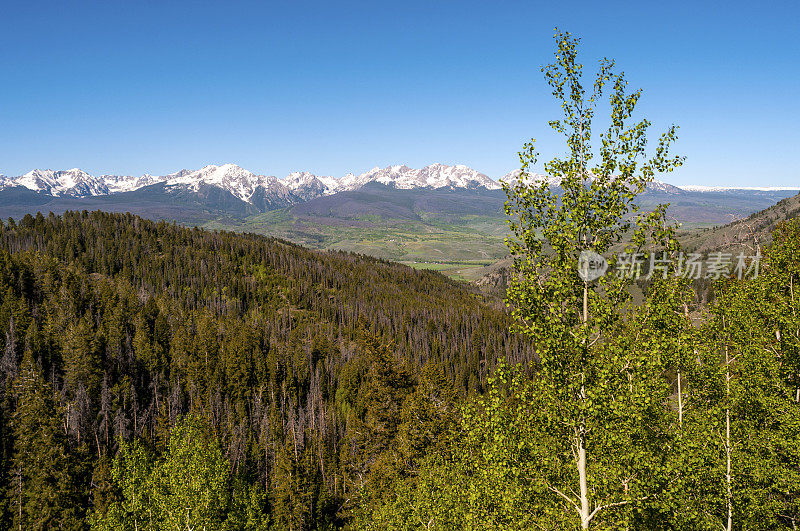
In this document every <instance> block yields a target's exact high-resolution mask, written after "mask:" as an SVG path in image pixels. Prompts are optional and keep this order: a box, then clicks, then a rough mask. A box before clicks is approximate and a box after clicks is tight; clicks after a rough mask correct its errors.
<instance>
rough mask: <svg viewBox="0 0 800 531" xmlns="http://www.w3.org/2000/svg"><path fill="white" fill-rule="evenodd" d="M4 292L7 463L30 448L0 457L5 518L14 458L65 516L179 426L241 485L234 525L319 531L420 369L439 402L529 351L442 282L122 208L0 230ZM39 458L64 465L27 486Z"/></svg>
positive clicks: (481, 307)
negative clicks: (138, 445) (131, 448)
mask: <svg viewBox="0 0 800 531" xmlns="http://www.w3.org/2000/svg"><path fill="white" fill-rule="evenodd" d="M0 294H2V299H1V300H0V352H2V353H3V355H2V359H0V395H1V396H0V445H1V446H2V448H3V449H4V454H3V455H4V456H9V455H12V454H11V449H13V448H19V447H20V444H23V442H22V441H23V440H24V441H32V442H30V444H31V446H30V451H29V453H19V452H17V453H14V454H13V455H14V457H13V461H12V460H10V458H5V457H4V458H3V459H2V460H0V468H1V469H2V470H0V477H1V478H3V480H2V481H3V484H2V485H1V487H2V488H0V521H10V517H9V515H8V514H6V513H4V512H3V511H8V510H10V509H9V508H10V507H13V506H14V500H12V499H11V498H9V496H12V495H13V492H15V491H13V490H12V489H11V487H10V486H9V484H8V478H10V477H11V476H10V474H11V467H12V466H13V467H22V469H24V470H25V471H26V472H25V474H28V475H26V476H25V478H29V477H30V478H34V479H30V480H28V479H25V482H24V483H23V491H22V493H21V494H19V495H20V496H23V497H25V499H28V498H30V499H34V498H35V499H37V500H39V502H41V500H43V499H44V500H49V501H47V503H50V504H51V505H49V506H48V507H50V510H51V511H54V513H53V514H51V518H53V519H55V520H58V521H62V522H65V521H71V522H76V521H78V520H80V519H83V518H84V517H85V516H86V514H87V512H88V511H91V510H99V511H103V510H104V507H106V506H107V504H108V503H110V501H111V500H112V499H114V496H115V495H116V494H115V491H113V490H110V487H109V485H110V482H111V481H112V478H111V477H110V468H109V466H110V464H109V460H108V456H113V455H115V454H116V452H117V450H118V449H119V448H120V446H119V443H120V441H131V440H133V438H134V437H137V438H138V440H141V441H143V444H145V445H146V447H147V448H150V449H151V450H152V451H155V452H164V453H165V455H166V452H167V448H166V441H167V434H168V433H169V432H170V430H171V429H172V428H173V427H174V426H175V425H176V424H177V423H178V422H179V420H180V419H181V418H182V417H183V416H185V415H191V416H192V417H194V418H197V419H199V421H201V422H202V424H203V426H206V428H203V429H209V430H213V433H215V434H216V437H215V439H214V440H215V441H216V440H218V441H219V444H220V451H221V452H222V453H221V455H222V456H223V457H224V458H225V459H226V460H227V462H229V463H231V469H230V470H231V472H230V473H231V474H232V476H231V479H230V481H231V482H235V484H236V485H239V486H238V487H236V488H237V489H240V490H239V491H237V492H241V489H246V492H248V493H250V494H246V495H243V496H240V498H239V499H248V500H250V502H248V503H250V504H251V505H248V509H247V510H248V511H250V513H248V514H251V515H252V514H263V515H264V516H263V518H268V519H269V521H270V522H272V523H273V525H274V528H275V529H288V528H295V529H301V528H303V529H305V528H310V527H312V526H313V527H325V525H327V524H330V523H335V522H339V521H341V519H342V518H345V517H346V516H347V514H348V511H350V510H351V509H352V504H351V503H350V502H349V501H348V500H352V499H353V495H354V493H355V492H357V490H358V485H359V483H358V480H359V477H361V476H360V474H362V473H363V470H364V469H365V468H364V467H366V466H368V463H369V460H370V459H371V457H370V455H372V454H371V453H370V451H371V450H369V448H370V446H369V445H370V444H372V442H371V441H374V440H378V439H377V438H376V437H377V436H376V435H375V432H374V431H369V430H371V429H373V428H369V429H367V428H365V426H367V425H366V424H365V422H367V421H368V419H370V418H374V415H375V414H377V413H376V411H379V410H376V409H375V408H384V409H380V411H383V413H381V414H387V415H389V417H387V418H392V419H396V420H393V422H396V423H402V422H405V421H404V420H403V419H406V420H408V417H407V412H403V410H401V406H402V404H403V399H404V397H406V396H407V395H408V396H410V395H411V394H413V393H414V392H415V390H416V389H417V388H418V386H420V385H421V383H422V382H426V381H428V379H430V378H434V379H436V381H437V382H438V383H437V389H441V390H442V392H451V393H452V397H451V399H448V400H450V401H449V402H446V403H445V406H446V407H447V408H450V407H451V406H452V404H453V402H452V400H454V399H455V397H456V396H459V395H460V396H466V395H468V394H470V393H474V392H476V391H480V390H481V389H482V388H483V385H484V383H483V382H484V381H485V378H486V376H487V374H488V373H489V372H490V371H491V370H492V368H493V367H495V365H496V361H497V359H498V358H500V357H505V358H507V359H509V360H511V361H522V360H529V359H531V356H532V349H531V347H530V346H529V345H526V344H524V343H522V342H520V340H519V339H518V338H516V337H513V336H511V335H510V333H509V331H508V325H509V318H508V316H507V315H506V313H505V312H504V311H503V310H502V309H501V306H502V305H500V304H499V303H498V301H497V300H495V299H492V298H487V297H485V296H483V295H481V294H480V293H479V292H477V291H475V290H470V289H467V288H466V287H465V286H464V285H462V284H459V283H456V282H454V281H452V280H449V279H447V278H446V277H444V276H442V275H440V274H438V273H435V272H430V271H416V270H414V269H412V268H409V267H406V266H403V265H399V264H394V263H389V262H385V261H382V260H377V259H374V258H368V257H364V256H358V255H354V254H350V253H343V252H315V251H311V250H308V249H305V248H302V247H299V246H297V245H294V244H291V243H289V242H286V241H282V240H277V239H274V238H267V237H263V236H257V235H252V234H244V235H241V234H232V233H212V232H208V231H204V230H200V229H187V228H182V227H180V226H177V225H172V224H168V223H164V222H161V223H155V222H152V221H147V220H144V219H142V218H139V217H136V216H133V215H130V214H125V215H123V214H108V213H100V212H94V213H75V212H68V213H66V214H65V215H64V216H63V217H58V216H52V215H51V216H48V217H44V216H36V217H31V216H26V217H25V218H23V219H22V220H21V221H20V222H19V223H6V224H2V225H0ZM376 371H378V372H376ZM21 374H23V375H25V376H24V378H22V379H20V378H18V377H19V375H21ZM26 382H27V383H26ZM376 382H383V383H382V384H381V386H379V387H378V388H375V387H374V386H375V385H377V383H376ZM420 389H421V388H420ZM447 389H450V390H451V391H447ZM26 393H28V394H26ZM30 393H35V396H40V397H43V398H42V400H44V402H41V403H40V402H35V401H34V402H30V401H28V399H27V398H25V397H27V396H34V395H31V394H30ZM375 393H388V394H387V395H380V396H382V397H383V398H379V396H378V395H376V394H375ZM448 396H450V395H448ZM386 397H392V398H391V400H389V399H387V398H386ZM387 400H388V402H387ZM380 404H383V405H380ZM387 404H388V405H387ZM447 404H450V405H447ZM445 406H443V407H445ZM453 407H454V406H453ZM385 408H388V409H385ZM448 411H450V409H448ZM25 415H27V417H26V416H25ZM370 415H373V416H370ZM22 418H30V419H37V420H36V422H37V423H38V424H36V426H38V427H35V428H31V427H28V428H25V427H23V426H29V424H24V425H23V424H20V422H22V421H21V420H19V419H22ZM9 419H16V420H13V422H12V421H10V420H9ZM26 422H27V421H26ZM31 422H33V421H31ZM408 422H409V423H408V424H407V428H408V429H412V428H413V429H418V428H419V429H427V428H425V424H424V423H423V424H419V422H418V421H416V420H415V421H414V422H413V423H411V421H410V420H408ZM61 426H63V428H61ZM187 429H189V428H187ZM192 429H194V428H192ZM198 429H199V428H198ZM48 430H53V431H48ZM364 430H366V431H364ZM39 433H42V434H44V435H42V437H43V438H41V439H40V438H38V437H39V436H38V435H37V434H39ZM175 433H176V432H175ZM47 434H50V435H47ZM365 434H366V435H365ZM369 434H372V435H369ZM364 437H368V439H365V438H364ZM25 444H28V443H25ZM214 444H216V443H214ZM357 448H362V449H361V450H358V451H356V449H357ZM348 449H352V451H351V450H348ZM43 455H54V456H62V457H58V458H57V459H60V461H57V463H56V462H54V468H55V469H56V470H60V472H59V473H60V474H61V475H59V476H58V477H50V476H48V477H47V478H44V479H42V480H41V481H39V480H37V479H35V477H38V476H36V474H37V473H38V472H36V471H35V469H34V468H29V467H30V466H31V465H30V463H34V462H36V460H37V459H42V458H43V457H42V456H43ZM48 459H56V457H53V458H48ZM59 463H60V464H59ZM79 464H80V466H78V465H79ZM62 465H63V467H62ZM62 468H63V470H62ZM16 469H17V468H15V470H16ZM48 470H50V469H48ZM226 470H227V468H226ZM42 473H45V472H42ZM298 478H302V481H298ZM232 484H233V483H232ZM48 485H54V487H53V488H54V489H55V490H54V491H52V492H51V491H49V490H47V489H49V488H50V487H48ZM231 488H233V487H231ZM41 489H45V490H41ZM227 492H229V494H228V496H230V491H227ZM48 496H52V497H48ZM226 499H227V498H226ZM220 503H223V502H220ZM225 507H228V506H224V507H223V509H224V508H225ZM220 510H222V509H220ZM238 510H239V509H236V508H235V507H232V506H231V507H228V508H227V509H225V511H228V513H230V514H233V513H235V512H236V511H238ZM241 510H244V509H241ZM236 514H239V513H236ZM54 515H55V516H54ZM70 519H72V520H70ZM76 519H77V520H76ZM55 520H51V521H55ZM266 521H267V520H264V522H266ZM326 522H327V524H326ZM230 525H231V526H232V527H234V528H242V527H240V524H230ZM74 527H77V528H80V526H78V525H75V526H74Z"/></svg>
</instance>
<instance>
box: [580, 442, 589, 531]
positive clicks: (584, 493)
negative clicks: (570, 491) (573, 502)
mask: <svg viewBox="0 0 800 531" xmlns="http://www.w3.org/2000/svg"><path fill="white" fill-rule="evenodd" d="M583 439H584V437H583V432H582V431H581V433H579V434H578V477H579V478H580V489H581V529H589V514H590V511H589V489H588V487H587V485H586V446H585V445H584V440H583Z"/></svg>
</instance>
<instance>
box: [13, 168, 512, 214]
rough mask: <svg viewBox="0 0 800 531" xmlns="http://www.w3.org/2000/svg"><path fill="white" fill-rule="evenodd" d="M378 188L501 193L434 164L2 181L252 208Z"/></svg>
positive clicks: (42, 173) (55, 190) (491, 184)
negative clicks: (280, 173)
mask: <svg viewBox="0 0 800 531" xmlns="http://www.w3.org/2000/svg"><path fill="white" fill-rule="evenodd" d="M370 182H377V183H381V184H385V185H389V186H393V187H394V188H397V189H399V190H410V189H415V188H433V189H440V188H449V189H456V188H461V189H474V188H486V189H488V190H496V189H500V184H499V183H497V182H496V181H494V180H492V179H490V178H489V177H488V176H486V175H484V174H482V173H480V172H478V171H476V170H473V169H471V168H468V167H467V166H463V165H456V166H447V165H444V164H431V165H430V166H426V167H424V168H421V169H414V168H409V167H408V166H405V165H399V166H388V167H386V168H379V167H375V168H373V169H372V170H370V171H368V172H366V173H362V174H361V175H353V174H352V173H350V174H347V175H345V176H344V177H341V178H339V179H336V178H334V177H330V176H319V175H314V174H312V173H309V172H293V173H290V174H289V175H288V176H286V177H285V178H283V179H278V178H277V177H274V176H271V175H257V174H255V173H253V172H251V171H249V170H246V169H244V168H242V167H240V166H237V165H236V164H223V165H220V166H217V165H209V166H205V167H203V168H200V169H199V170H180V171H178V172H176V173H171V174H169V175H163V176H155V175H150V174H145V175H142V176H140V177H134V176H130V175H100V176H94V175H91V174H89V173H87V172H85V171H83V170H80V169H78V168H73V169H71V170H38V169H37V170H33V171H30V172H28V173H26V174H24V175H21V176H19V177H6V176H3V175H0V190H4V189H8V188H13V187H18V186H21V187H24V188H27V189H29V190H32V191H34V192H39V193H43V194H46V195H50V196H53V197H78V198H85V197H96V196H102V195H110V194H116V193H124V192H133V191H136V190H139V189H141V188H144V187H147V186H151V185H154V184H160V183H162V184H163V185H164V186H166V187H167V188H174V189H182V190H189V191H192V192H195V193H197V192H198V191H199V190H200V188H201V187H203V186H214V187H217V188H220V189H222V190H225V191H227V192H229V193H230V194H232V195H233V196H234V197H236V198H237V199H239V200H240V201H243V202H245V203H250V204H258V203H259V202H260V201H262V200H263V198H264V197H267V198H269V199H270V202H275V203H280V202H282V201H283V202H288V203H292V202H303V201H309V200H311V199H314V198H316V197H319V196H323V195H332V194H335V193H338V192H344V191H351V190H358V189H360V188H361V187H363V186H364V185H365V184H367V183H370Z"/></svg>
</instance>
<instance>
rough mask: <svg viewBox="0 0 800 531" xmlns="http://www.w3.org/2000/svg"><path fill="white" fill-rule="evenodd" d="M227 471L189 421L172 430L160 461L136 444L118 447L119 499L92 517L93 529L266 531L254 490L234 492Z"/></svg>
mask: <svg viewBox="0 0 800 531" xmlns="http://www.w3.org/2000/svg"><path fill="white" fill-rule="evenodd" d="M229 469H230V464H229V463H228V460H227V459H225V456H224V455H223V454H222V451H221V449H220V447H219V443H218V442H217V440H216V438H215V437H214V436H213V435H212V434H210V433H209V432H208V428H207V427H206V426H204V425H203V424H202V422H201V421H199V420H198V419H195V418H189V419H187V420H186V421H184V422H183V423H181V424H178V425H177V426H176V427H175V428H174V429H173V430H172V434H171V436H170V440H169V449H168V451H167V453H166V454H165V455H164V456H163V457H161V458H160V459H157V458H155V457H154V456H153V455H152V454H151V453H150V452H149V451H148V450H147V449H146V448H145V447H144V445H143V444H142V443H141V442H140V441H138V440H136V441H134V442H133V443H132V444H128V443H125V442H122V443H121V445H120V450H119V453H118V455H117V457H116V459H115V461H114V466H113V470H112V476H113V479H114V482H115V483H116V485H117V486H118V489H119V492H120V499H119V500H118V501H115V502H113V503H111V504H110V505H109V506H108V508H107V509H106V510H105V512H103V513H99V512H98V514H96V515H95V517H94V518H93V522H92V523H93V528H95V529H154V530H157V529H200V528H205V529H268V518H267V517H266V515H264V514H262V512H261V510H262V509H261V507H260V505H261V500H260V498H259V494H258V490H257V489H254V490H253V491H252V493H251V492H250V490H251V489H247V488H245V489H244V490H242V489H241V487H240V488H239V489H238V490H237V489H235V488H234V485H233V482H232V479H231V477H230V470H229ZM234 495H236V500H237V501H236V502H235V501H234Z"/></svg>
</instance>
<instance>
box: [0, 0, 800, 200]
mask: <svg viewBox="0 0 800 531" xmlns="http://www.w3.org/2000/svg"><path fill="white" fill-rule="evenodd" d="M555 26H558V27H560V28H562V29H564V30H568V31H571V32H573V33H574V34H576V35H578V36H580V37H582V38H583V47H582V49H583V58H584V62H585V64H587V67H588V66H589V65H592V66H593V64H594V62H595V61H596V60H597V59H599V58H600V57H601V56H608V57H612V58H615V59H616V60H617V63H618V65H620V67H621V68H622V69H624V70H625V72H626V74H627V76H628V78H629V80H630V81H631V85H632V86H634V87H642V88H643V89H644V90H645V96H644V98H643V100H642V103H641V106H640V107H641V111H642V114H643V115H645V116H648V117H650V118H651V119H652V120H653V121H654V122H655V124H654V131H653V132H654V133H655V132H658V131H660V130H661V129H662V128H663V127H665V126H666V125H667V124H669V123H671V122H675V123H677V124H678V125H680V127H681V131H680V136H681V139H680V141H679V144H678V146H679V150H680V152H682V153H683V154H685V155H686V156H687V163H686V166H685V167H684V168H682V169H681V170H679V171H678V172H676V173H675V174H673V175H670V176H667V177H666V178H665V180H667V181H669V182H673V183H676V184H690V183H691V184H707V185H741V186H746V185H751V186H752V185H775V186H779V185H783V186H790V185H800V170H798V158H797V153H798V150H799V148H800V120H798V119H799V118H800V111H798V98H797V96H798V93H800V90H799V89H800V45H798V36H799V35H800V8H798V7H796V6H795V3H794V2H788V1H786V2H775V3H751V2H747V3H744V2H741V3H739V2H714V3H710V2H709V3H702V2H700V3H698V2H686V3H681V2H660V3H659V5H656V3H655V2H645V1H640V2H609V1H605V2H576V3H568V2H547V3H536V2H519V3H517V2H502V1H485V2H467V1H457V2H455V1H454V2H437V1H434V0H428V1H424V2H418V3H417V2H410V1H404V2H379V1H375V0H373V1H370V2H363V3H354V2H338V1H335V2H334V1H326V2H304V1H285V2H235V1H234V2H219V3H205V2H175V1H163V2H161V1H159V2H155V1H137V2H134V1H130V0H125V1H117V0H104V1H102V2H96V3H95V2H80V1H72V2H67V1H63V2H52V3H46V2H36V1H32V2H12V1H10V0H0V173H4V174H6V175H19V174H21V173H24V172H26V171H28V170H30V169H32V168H53V169H66V168H72V167H80V168H83V169H85V170H87V171H89V172H90V173H94V174H101V173H124V174H134V175H139V174H141V173H144V172H150V173H153V174H164V173H168V172H172V171H176V170H178V169H180V168H197V167H200V166H202V165H205V164H209V163H224V162H235V163H238V164H240V165H241V166H243V167H245V168H248V169H250V170H252V171H255V172H257V173H265V174H272V175H277V176H279V177H281V176H284V175H286V174H287V173H288V172H290V171H292V170H308V171H312V172H315V173H318V174H325V175H334V176H341V175H343V174H344V173H346V172H349V171H352V172H355V173H358V172H362V171H365V170H367V169H369V168H371V167H373V166H376V165H378V166H385V165H389V164H398V163H406V164H408V165H410V166H413V167H420V166H423V165H426V164H429V163H432V162H443V163H449V164H453V163H463V164H467V165H469V166H472V167H474V168H476V169H478V170H480V171H483V172H484V173H486V174H488V175H490V176H492V177H498V176H500V175H502V174H503V173H505V172H506V171H508V170H511V169H513V168H515V167H517V165H518V162H517V158H516V152H517V151H518V150H519V148H520V146H521V145H522V143H523V142H524V141H525V140H527V139H529V138H530V137H536V138H537V140H538V141H539V144H540V148H541V150H542V151H543V154H544V156H552V155H553V154H554V153H557V152H559V151H560V150H561V149H562V148H561V144H560V143H559V141H558V139H557V138H555V137H554V136H553V135H552V134H550V133H549V132H548V128H547V125H546V122H547V120H548V119H552V118H555V117H557V116H558V111H559V109H558V107H557V104H556V102H555V100H554V99H553V98H552V96H550V95H549V92H548V90H547V87H546V85H545V82H544V80H543V77H542V75H541V73H540V72H539V67H540V66H541V65H542V64H544V63H546V62H549V61H550V59H551V57H552V52H553V40H552V36H553V28H554V27H555Z"/></svg>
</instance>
